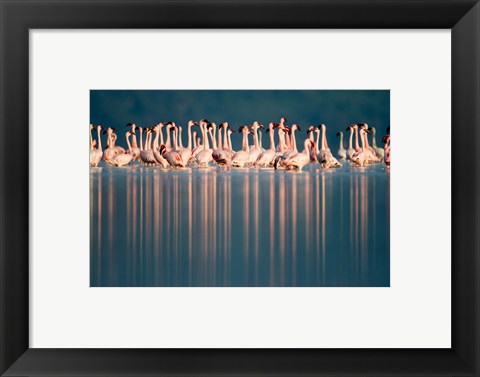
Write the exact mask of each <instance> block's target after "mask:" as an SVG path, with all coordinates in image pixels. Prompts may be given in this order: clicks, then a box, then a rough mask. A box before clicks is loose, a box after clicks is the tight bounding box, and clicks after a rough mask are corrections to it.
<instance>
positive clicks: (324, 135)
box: [322, 127, 327, 149]
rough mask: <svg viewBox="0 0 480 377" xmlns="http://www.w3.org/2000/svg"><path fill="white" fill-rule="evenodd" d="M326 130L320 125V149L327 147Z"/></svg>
mask: <svg viewBox="0 0 480 377" xmlns="http://www.w3.org/2000/svg"><path fill="white" fill-rule="evenodd" d="M326 132H327V131H326V130H325V127H322V149H327V140H326Z"/></svg>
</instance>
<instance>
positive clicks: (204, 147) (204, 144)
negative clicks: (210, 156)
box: [203, 125, 210, 149]
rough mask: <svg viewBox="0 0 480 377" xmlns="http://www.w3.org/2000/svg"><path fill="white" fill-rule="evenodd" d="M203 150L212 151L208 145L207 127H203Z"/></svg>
mask: <svg viewBox="0 0 480 377" xmlns="http://www.w3.org/2000/svg"><path fill="white" fill-rule="evenodd" d="M203 149H210V144H209V143H208V135H207V126H206V125H204V126H203Z"/></svg>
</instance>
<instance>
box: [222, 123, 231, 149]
mask: <svg viewBox="0 0 480 377" xmlns="http://www.w3.org/2000/svg"><path fill="white" fill-rule="evenodd" d="M229 148H230V145H229V144H228V129H227V127H225V128H224V130H223V149H229Z"/></svg>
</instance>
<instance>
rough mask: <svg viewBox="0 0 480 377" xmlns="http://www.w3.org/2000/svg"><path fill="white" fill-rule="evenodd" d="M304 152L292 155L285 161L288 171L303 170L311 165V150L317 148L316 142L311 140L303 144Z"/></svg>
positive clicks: (306, 140)
mask: <svg viewBox="0 0 480 377" xmlns="http://www.w3.org/2000/svg"><path fill="white" fill-rule="evenodd" d="M303 145H304V150H303V152H299V153H296V154H291V155H290V157H289V158H288V159H287V160H285V161H283V164H284V165H285V167H286V168H287V169H295V170H299V171H300V170H302V168H303V167H304V166H306V165H308V164H309V163H310V148H313V147H315V142H313V141H312V140H310V139H309V138H307V139H305V141H304V142H303Z"/></svg>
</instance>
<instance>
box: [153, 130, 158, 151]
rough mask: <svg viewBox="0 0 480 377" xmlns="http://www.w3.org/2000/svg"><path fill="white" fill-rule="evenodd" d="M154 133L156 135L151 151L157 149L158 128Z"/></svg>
mask: <svg viewBox="0 0 480 377" xmlns="http://www.w3.org/2000/svg"><path fill="white" fill-rule="evenodd" d="M155 133H156V135H155V140H154V142H153V149H157V148H158V128H157V131H156V132H155Z"/></svg>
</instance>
